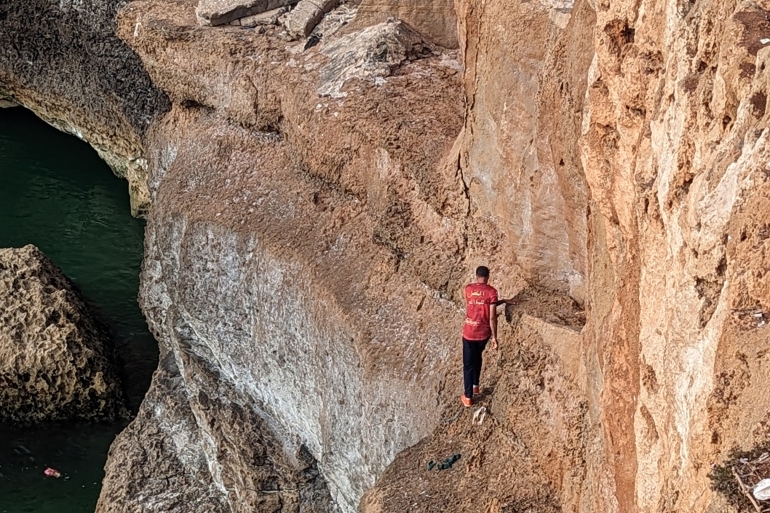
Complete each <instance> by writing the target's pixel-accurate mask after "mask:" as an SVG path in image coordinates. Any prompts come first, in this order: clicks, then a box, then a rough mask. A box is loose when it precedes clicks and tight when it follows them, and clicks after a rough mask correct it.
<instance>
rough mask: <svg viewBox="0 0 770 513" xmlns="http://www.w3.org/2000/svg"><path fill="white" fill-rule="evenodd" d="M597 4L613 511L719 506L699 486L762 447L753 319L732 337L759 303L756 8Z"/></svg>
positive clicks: (601, 359) (762, 181)
mask: <svg viewBox="0 0 770 513" xmlns="http://www.w3.org/2000/svg"><path fill="white" fill-rule="evenodd" d="M596 11H597V27H596V29H595V33H594V41H595V47H596V58H595V60H594V62H593V63H592V66H591V71H590V74H589V84H588V85H589V88H588V101H587V108H586V110H585V112H584V117H583V129H582V138H581V144H582V159H583V167H584V169H585V172H586V178H587V181H588V183H589V187H590V190H591V197H592V202H593V205H594V207H593V209H594V211H595V212H597V213H598V215H594V216H592V220H591V223H592V232H593V234H594V236H593V237H592V238H591V240H590V243H589V248H590V252H591V260H592V262H591V267H592V271H591V273H589V274H590V275H592V276H593V277H592V278H591V288H592V291H591V292H590V295H591V297H593V298H594V300H593V307H592V309H591V313H590V315H589V328H588V329H587V332H586V336H587V341H588V342H589V343H590V344H592V345H594V347H595V348H596V350H597V355H596V356H597V363H598V365H599V368H601V369H602V374H603V377H604V386H603V390H602V397H601V400H600V411H601V415H600V416H601V418H602V422H603V425H604V429H605V431H606V432H607V433H608V434H609V433H611V432H613V433H622V434H621V435H620V436H607V437H606V440H607V452H606V455H607V461H608V462H609V463H610V471H611V473H612V474H613V475H614V495H615V497H616V499H617V501H618V506H617V508H618V510H620V511H629V510H632V509H635V508H636V509H639V510H641V511H653V510H655V511H659V510H667V509H678V510H688V511H705V510H707V509H709V508H711V510H712V511H719V510H722V509H721V508H723V506H721V505H720V503H719V497H717V496H715V495H714V494H712V493H710V491H709V489H708V480H707V478H706V475H707V473H708V472H709V470H710V467H711V465H712V463H714V462H716V461H719V459H720V458H722V457H724V455H725V453H726V452H727V450H728V449H729V448H730V447H731V446H734V445H736V446H742V447H750V446H752V445H753V444H756V443H763V442H766V434H764V433H763V432H761V431H756V426H757V423H758V422H760V421H762V420H763V419H765V418H766V415H767V412H768V410H769V409H770V404H768V400H767V399H766V398H762V399H760V398H759V396H757V395H756V393H757V391H758V389H757V387H760V386H761V385H760V383H759V381H758V380H757V379H756V377H754V378H753V379H752V378H750V377H749V376H751V375H752V373H751V371H750V370H749V369H757V368H758V367H761V366H762V365H765V364H764V359H765V357H764V354H765V350H766V349H765V348H766V344H767V337H766V335H765V336H764V337H763V336H761V335H758V334H756V333H752V332H753V331H754V330H757V329H758V327H759V326H758V325H761V322H760V323H757V324H754V325H748V326H743V327H738V325H739V324H740V322H739V321H740V320H741V319H742V318H743V317H744V314H743V312H744V311H745V310H746V309H754V310H753V311H756V310H759V311H763V309H764V308H765V307H764V306H763V305H765V304H766V301H767V296H766V293H767V291H766V290H765V289H763V288H761V286H760V287H752V286H750V285H748V284H749V283H757V281H755V280H757V278H758V279H759V281H761V280H762V279H763V278H762V276H764V274H765V272H764V270H763V269H762V266H763V265H764V264H763V263H761V262H762V261H761V259H759V258H756V257H757V256H758V255H759V254H761V253H762V252H763V251H764V250H763V249H761V248H764V247H765V246H766V243H765V241H764V239H763V238H762V235H759V233H760V232H761V226H762V222H759V221H758V219H759V218H760V217H761V218H767V216H768V212H767V211H766V210H763V209H762V208H761V207H759V205H762V204H764V203H763V202H764V201H766V198H767V194H768V182H767V174H766V172H765V171H764V167H765V163H766V162H767V160H766V159H767V143H766V134H765V127H766V126H767V121H766V117H765V107H766V105H765V104H766V93H765V89H766V87H767V86H766V79H765V77H764V73H763V70H764V64H763V62H764V58H765V57H764V55H765V52H764V50H761V49H760V48H761V46H762V45H761V43H760V39H761V38H762V37H764V36H763V34H764V33H765V32H764V31H765V30H766V28H765V25H763V24H762V22H761V20H762V19H764V18H762V17H763V16H764V14H763V13H764V12H765V11H764V10H763V8H762V7H760V6H757V5H755V4H752V5H751V6H750V5H749V4H740V3H735V2H698V3H696V4H676V5H674V4H667V3H664V2H643V3H641V4H639V5H638V6H637V5H631V4H626V3H623V2H619V3H599V4H597V5H596ZM757 209H759V210H757ZM760 211H762V213H759V212H760ZM741 234H745V236H744V235H741ZM749 234H753V235H751V237H753V238H752V239H751V240H752V242H750V243H747V242H746V241H747V240H748V239H749V237H750V235H749ZM739 247H741V248H742V249H738V248H739ZM749 247H751V248H752V249H749ZM759 329H761V327H759ZM741 355H744V356H741ZM736 358H737V359H738V361H736ZM744 359H745V362H744V363H739V361H741V360H744ZM736 368H737V369H741V371H740V372H746V374H744V380H743V381H742V383H741V385H740V388H739V389H737V388H735V387H736V383H735V382H734V376H735V375H736V373H737V372H738V371H737V370H736ZM754 372H756V370H754ZM754 376H756V374H754ZM727 390H730V391H732V393H733V394H734V396H733V397H731V398H729V399H728V398H726V396H725V393H726V391H727ZM749 397H751V398H752V399H751V401H749V400H748V398H749ZM737 404H740V405H742V408H741V407H735V406H734V405H737ZM728 426H729V427H728ZM737 426H740V428H738V427H737ZM611 455H615V456H614V457H611Z"/></svg>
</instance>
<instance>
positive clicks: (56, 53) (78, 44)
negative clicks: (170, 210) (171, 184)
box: [0, 0, 169, 215]
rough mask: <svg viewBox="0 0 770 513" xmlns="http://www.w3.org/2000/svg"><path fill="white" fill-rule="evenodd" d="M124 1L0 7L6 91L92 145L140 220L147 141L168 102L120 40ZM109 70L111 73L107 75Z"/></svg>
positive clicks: (145, 205) (41, 1) (1, 83)
mask: <svg viewBox="0 0 770 513" xmlns="http://www.w3.org/2000/svg"><path fill="white" fill-rule="evenodd" d="M120 3H121V2H119V1H118V0H107V1H102V0H99V1H95V0H82V1H76V2H73V1H69V0H63V1H61V2H54V3H52V2H49V1H47V0H31V1H30V0H8V1H4V2H3V3H2V5H0V48H2V49H3V51H2V52H0V90H3V92H4V93H7V95H9V96H11V98H12V99H13V100H14V101H15V102H18V103H20V104H22V105H24V106H25V107H27V108H29V109H31V110H33V111H34V112H35V113H36V114H37V115H38V116H40V117H41V118H43V119H44V120H46V121H47V122H49V123H50V124H52V125H53V126H55V127H56V128H58V129H60V130H63V131H65V132H68V133H71V134H73V135H75V136H77V137H79V138H81V139H84V140H85V141H87V142H88V143H89V144H91V146H93V147H94V149H96V151H97V152H98V153H99V155H100V156H101V157H102V158H103V159H104V160H105V161H106V162H107V163H108V164H109V165H110V167H111V168H112V169H113V171H114V172H115V174H117V175H118V176H121V177H124V178H126V179H127V181H128V185H129V192H130V195H131V208H132V212H133V213H134V215H145V214H146V213H147V210H148V209H149V195H148V193H147V184H146V181H147V163H146V161H145V159H144V156H143V151H142V142H141V139H142V136H143V135H144V133H145V131H146V130H147V128H148V127H149V125H150V123H151V121H152V120H153V118H154V117H155V116H156V115H157V114H158V113H161V112H163V111H164V110H166V109H168V106H169V104H168V99H167V98H166V96H165V95H164V94H163V93H162V92H161V91H160V90H159V89H158V88H157V87H156V86H154V85H153V84H152V82H151V81H150V79H149V77H148V75H147V73H146V72H145V71H144V68H143V67H142V63H141V62H140V60H139V59H138V58H137V56H136V54H134V52H133V51H131V49H130V48H129V47H128V46H127V45H126V44H125V43H124V42H122V41H121V40H120V39H118V38H117V36H116V33H115V13H116V11H117V7H118V4H120ZM107 70H109V71H107Z"/></svg>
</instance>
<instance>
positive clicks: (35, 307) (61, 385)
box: [0, 245, 128, 424]
mask: <svg viewBox="0 0 770 513" xmlns="http://www.w3.org/2000/svg"><path fill="white" fill-rule="evenodd" d="M0 383H2V387H0V422H5V423H9V422H10V423H18V424H31V423H35V422H41V421H60V420H96V421H99V420H117V419H122V418H126V417H127V416H128V410H127V408H126V401H125V396H124V394H123V389H122V386H121V382H120V378H119V376H118V371H117V362H116V361H115V354H114V350H113V347H112V341H111V340H110V338H109V335H108V333H107V331H106V330H105V329H104V328H103V327H102V326H101V325H100V324H99V323H98V322H97V321H96V319H95V318H94V317H93V315H92V314H91V312H90V311H89V310H88V308H87V307H86V305H85V303H84V302H83V299H82V298H81V297H80V294H79V293H78V292H77V291H76V290H75V288H74V286H73V285H72V283H71V282H70V281H69V280H68V279H67V278H66V277H65V276H64V275H63V274H62V272H61V271H60V270H59V269H58V268H57V267H56V266H55V265H54V264H53V263H52V262H51V261H50V260H49V259H48V258H46V256H45V255H43V253H42V252H41V251H40V250H39V249H37V248H36V247H35V246H31V245H30V246H25V247H23V248H18V249H15V248H7V249H0Z"/></svg>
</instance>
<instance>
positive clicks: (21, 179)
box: [0, 107, 158, 513]
mask: <svg viewBox="0 0 770 513" xmlns="http://www.w3.org/2000/svg"><path fill="white" fill-rule="evenodd" d="M130 212H131V210H130V205H129V196H128V187H127V184H126V182H125V181H124V180H121V179H119V178H117V177H116V176H114V175H113V174H112V172H111V170H110V169H109V167H108V166H107V164H106V163H105V162H104V161H102V160H101V159H100V158H99V156H98V155H97V154H96V152H95V151H94V150H93V149H92V148H91V147H90V146H88V144H86V143H85V142H83V141H81V140H79V139H77V138H76V137H74V136H71V135H68V134H65V133H63V132H60V131H58V130H56V129H55V128H53V127H51V126H49V125H48V124H46V123H45V122H44V121H42V120H41V119H39V118H37V117H36V116H35V115H34V114H33V113H32V112H30V111H28V110H26V109H24V108H21V107H15V108H9V109H0V247H2V248H6V247H22V246H25V245H27V244H34V245H35V246H37V247H38V248H40V249H41V250H42V251H43V253H45V254H46V255H47V256H48V257H49V258H50V259H51V260H52V261H53V262H54V263H55V264H56V265H57V266H58V267H59V268H60V269H61V270H62V271H63V272H64V274H65V275H66V276H67V277H68V278H69V279H70V280H71V281H72V282H74V284H75V285H76V286H77V287H78V289H79V290H80V292H81V293H82V295H83V296H84V298H85V299H86V302H87V303H88V304H89V306H90V307H91V309H92V310H93V311H94V313H95V314H96V316H97V318H98V319H100V320H101V321H102V322H103V323H104V324H105V325H106V326H107V327H108V328H109V330H110V332H111V334H112V338H113V340H114V343H115V347H116V350H117V353H118V357H119V359H120V365H121V367H122V369H123V386H124V389H125V391H126V394H127V396H128V399H129V402H130V407H131V409H132V411H133V413H135V412H136V411H137V409H138V407H139V404H140V402H141V400H142V398H143V397H144V395H145V393H146V392H147V389H148V387H149V384H150V380H151V377H152V372H153V371H154V369H155V368H156V367H157V361H158V345H157V342H156V341H155V339H154V338H153V336H152V334H151V333H150V331H149V329H148V327H147V324H146V321H145V318H144V316H143V314H142V312H141V310H140V309H139V306H138V303H137V293H138V290H139V272H140V267H141V260H142V255H143V238H144V222H143V221H141V220H139V219H135V218H133V217H131V214H130ZM125 424H126V423H125V422H116V423H100V424H83V423H74V422H70V423H46V424H40V425H36V426H33V427H21V428H20V427H14V426H9V425H2V424H0V497H2V498H3V499H2V504H0V512H6V511H7V512H20V511H35V512H37V513H49V512H50V513H59V512H61V511H67V512H70V513H80V512H93V511H94V508H95V505H96V501H97V499H98V496H99V492H100V490H101V480H102V477H103V474H104V471H103V467H104V464H105V462H106V459H107V451H108V449H109V445H110V443H111V442H112V440H113V439H114V437H115V436H116V434H117V433H119V432H120V431H121V430H122V429H123V427H125ZM46 467H53V468H56V469H58V470H59V471H61V472H62V474H63V476H64V477H63V478H61V479H50V478H46V477H45V476H44V475H43V471H44V470H45V468H46Z"/></svg>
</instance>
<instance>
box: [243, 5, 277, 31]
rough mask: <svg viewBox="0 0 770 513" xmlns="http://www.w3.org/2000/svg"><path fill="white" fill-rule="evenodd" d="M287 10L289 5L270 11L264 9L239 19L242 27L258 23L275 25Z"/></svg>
mask: <svg viewBox="0 0 770 513" xmlns="http://www.w3.org/2000/svg"><path fill="white" fill-rule="evenodd" d="M287 12H289V7H288V6H287V7H279V8H278V9H273V10H272V11H266V12H262V13H259V14H254V15H252V16H246V17H243V18H241V19H240V25H241V26H242V27H257V26H260V25H277V24H278V18H280V17H281V15H283V14H286V13H287Z"/></svg>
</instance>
